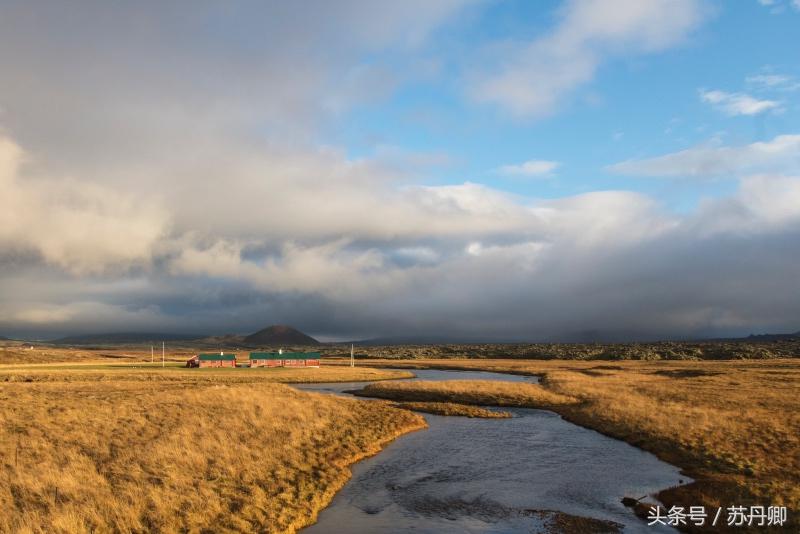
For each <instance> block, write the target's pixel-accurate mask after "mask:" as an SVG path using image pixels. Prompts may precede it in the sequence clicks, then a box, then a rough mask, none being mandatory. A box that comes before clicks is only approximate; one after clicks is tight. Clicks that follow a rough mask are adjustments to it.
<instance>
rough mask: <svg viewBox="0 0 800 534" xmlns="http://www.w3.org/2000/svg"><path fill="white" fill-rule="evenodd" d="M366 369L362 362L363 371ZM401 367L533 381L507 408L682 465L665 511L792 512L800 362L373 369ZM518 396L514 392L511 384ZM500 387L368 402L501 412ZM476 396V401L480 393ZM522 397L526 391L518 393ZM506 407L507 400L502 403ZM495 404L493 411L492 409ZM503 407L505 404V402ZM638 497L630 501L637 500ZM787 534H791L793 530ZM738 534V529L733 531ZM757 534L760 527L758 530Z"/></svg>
mask: <svg viewBox="0 0 800 534" xmlns="http://www.w3.org/2000/svg"><path fill="white" fill-rule="evenodd" d="M364 363H366V362H362V364H364ZM370 365H376V366H383V365H391V366H393V367H402V368H411V369H413V368H427V369H462V370H472V371H475V370H484V371H493V372H511V373H517V374H535V375H539V376H541V377H543V378H542V381H541V384H542V388H543V390H544V391H545V392H547V393H548V394H550V395H558V396H562V397H563V398H566V399H575V400H576V402H552V398H548V397H545V396H544V395H543V394H542V391H539V390H534V389H530V388H531V385H526V386H524V388H525V390H526V391H527V390H530V391H529V392H530V393H531V395H529V396H528V398H527V401H526V400H525V399H522V400H520V399H519V398H517V399H516V400H515V401H514V402H516V403H517V404H514V405H518V406H520V405H525V406H529V407H536V408H546V409H550V410H553V411H555V412H557V413H559V414H561V415H562V416H563V417H565V418H566V419H568V420H569V421H571V422H575V423H577V424H580V425H581V426H584V427H587V428H591V429H594V430H597V431H599V432H602V433H604V434H606V435H609V436H612V437H615V438H618V439H621V440H624V441H626V442H628V443H631V444H633V445H635V446H637V447H639V448H641V449H644V450H646V451H649V452H652V453H654V454H656V455H657V456H658V457H659V458H661V459H663V460H665V461H667V462H669V463H671V464H674V465H678V466H680V467H681V468H682V469H683V470H684V472H685V473H686V474H687V475H688V476H690V477H692V478H694V479H695V480H696V482H695V483H693V484H689V485H685V486H679V487H676V488H673V489H668V490H665V491H662V492H661V493H660V494H659V495H658V497H659V499H661V500H662V501H663V502H664V503H665V504H666V505H668V506H672V505H676V506H685V507H687V509H688V506H698V505H704V506H706V507H707V508H712V509H716V507H718V506H725V507H727V506H734V505H741V506H750V505H763V506H770V505H775V506H787V507H788V508H789V510H790V511H789V517H790V520H792V521H793V525H792V527H793V526H795V525H796V524H797V513H798V505H800V454H798V452H799V451H800V415H799V414H800V398H799V397H798V395H797V391H800V362H798V361H797V360H771V361H741V360H738V361H724V362H707V361H703V362H684V361H681V362H667V361H660V362H640V361H626V362H596V361H591V362H575V361H520V360H428V361H420V360H413V361H403V362H399V361H397V360H391V361H385V360H384V361H372V362H370ZM510 387H511V389H512V390H517V391H518V393H519V392H522V391H523V388H522V387H520V386H510ZM497 388H502V389H503V390H507V389H509V385H508V384H504V385H498V386H495V389H494V390H492V389H491V386H488V385H486V386H483V387H482V388H478V391H477V392H476V391H475V388H466V387H465V385H464V384H463V383H462V384H448V383H443V382H435V383H420V382H408V383H402V384H401V383H397V384H392V383H387V384H375V385H372V386H369V388H368V389H369V394H375V393H378V394H379V395H378V396H381V397H382V398H391V399H395V400H402V401H430V400H433V399H435V400H438V401H447V402H456V403H458V402H462V403H466V404H478V405H480V404H492V405H501V406H502V405H503V404H502V402H503V396H502V395H500V393H502V391H498V390H497ZM481 393H482V394H481ZM520 394H522V395H523V396H525V395H524V393H520ZM507 400H508V399H506V401H507ZM498 402H499V403H500V404H498ZM507 405H508V404H507ZM637 497H638V496H637ZM792 527H789V528H792ZM739 531H742V529H739ZM761 531H764V529H761Z"/></svg>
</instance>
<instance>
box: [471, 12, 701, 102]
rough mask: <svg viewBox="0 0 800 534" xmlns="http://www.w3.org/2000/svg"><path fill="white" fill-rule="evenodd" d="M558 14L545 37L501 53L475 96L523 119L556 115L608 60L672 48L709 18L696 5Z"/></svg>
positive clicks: (478, 80) (480, 79)
mask: <svg viewBox="0 0 800 534" xmlns="http://www.w3.org/2000/svg"><path fill="white" fill-rule="evenodd" d="M560 15H561V16H560V19H561V20H560V22H559V24H558V25H557V26H556V28H555V29H554V30H553V31H552V32H550V33H548V34H547V35H544V36H542V37H540V38H538V39H535V40H534V41H532V42H529V43H524V44H520V45H513V46H511V47H504V48H502V49H501V50H502V53H503V54H504V56H505V57H504V58H495V60H494V61H493V63H495V64H499V65H500V67H499V69H497V70H496V71H492V72H483V73H480V74H478V75H476V81H475V85H474V87H473V88H472V90H471V93H472V96H473V97H474V98H475V99H477V100H479V101H486V102H494V103H497V104H499V105H501V106H502V107H504V108H506V109H508V110H509V111H511V112H512V113H513V114H515V115H519V116H528V117H530V116H533V117H535V116H542V115H548V114H552V113H553V112H554V111H555V110H556V108H557V107H558V105H559V104H560V103H561V101H562V100H564V98H565V97H566V96H567V95H569V94H570V93H571V92H572V91H574V90H575V89H576V88H577V87H579V86H580V85H582V84H584V83H586V82H588V81H590V80H591V79H592V78H593V77H594V74H595V71H596V70H597V69H598V68H599V67H600V66H601V65H602V64H603V63H604V62H606V61H607V60H608V59H610V58H612V57H614V56H622V55H628V54H631V53H632V51H633V50H635V51H636V53H639V54H641V53H652V52H658V51H660V50H664V49H666V48H669V47H671V46H674V45H676V44H678V43H680V42H681V41H683V40H684V39H685V38H686V36H687V35H688V34H689V32H690V31H691V30H692V29H694V28H695V27H697V26H698V25H699V24H700V22H701V21H702V20H703V18H704V15H705V13H704V8H703V5H702V4H701V2H699V1H695V0H675V1H670V0H574V1H571V2H568V3H567V4H566V5H565V7H564V8H563V9H562V11H561V13H560Z"/></svg>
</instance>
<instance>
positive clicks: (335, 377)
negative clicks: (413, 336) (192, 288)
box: [0, 364, 413, 384]
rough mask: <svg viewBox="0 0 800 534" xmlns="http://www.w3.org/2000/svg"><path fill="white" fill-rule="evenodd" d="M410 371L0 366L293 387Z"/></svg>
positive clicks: (47, 373)
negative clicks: (278, 383) (287, 384)
mask: <svg viewBox="0 0 800 534" xmlns="http://www.w3.org/2000/svg"><path fill="white" fill-rule="evenodd" d="M411 376H413V374H412V373H411V372H409V371H387V370H380V369H373V368H369V367H356V368H353V369H351V368H349V367H328V366H322V367H318V368H315V367H308V368H287V367H276V368H267V367H256V368H253V369H250V368H236V369H230V368H227V369H224V368H205V369H186V368H184V367H176V366H175V364H172V366H169V367H165V368H161V367H160V366H155V367H151V366H149V365H147V366H145V365H140V366H131V365H121V364H115V365H96V364H76V365H20V366H14V365H8V366H0V383H2V382H51V381H57V382H74V381H78V382H84V381H89V380H91V381H112V382H114V381H117V380H126V381H136V380H138V381H154V380H155V381H159V382H171V383H186V384H200V383H208V384H216V383H218V382H219V381H220V380H222V381H224V382H226V383H239V384H249V383H259V382H283V383H292V384H302V383H313V382H355V381H373V380H389V379H395V378H409V377H411Z"/></svg>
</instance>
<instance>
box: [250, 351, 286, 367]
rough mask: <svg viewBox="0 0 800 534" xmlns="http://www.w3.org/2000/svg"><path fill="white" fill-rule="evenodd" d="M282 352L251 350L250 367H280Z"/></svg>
mask: <svg viewBox="0 0 800 534" xmlns="http://www.w3.org/2000/svg"><path fill="white" fill-rule="evenodd" d="M282 365H283V354H281V353H279V352H251V353H250V367H281V366H282Z"/></svg>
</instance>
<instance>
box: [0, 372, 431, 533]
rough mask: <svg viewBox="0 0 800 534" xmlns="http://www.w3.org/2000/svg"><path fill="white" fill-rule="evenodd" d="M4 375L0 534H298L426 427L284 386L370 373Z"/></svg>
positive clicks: (0, 375) (406, 416)
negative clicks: (385, 450)
mask: <svg viewBox="0 0 800 534" xmlns="http://www.w3.org/2000/svg"><path fill="white" fill-rule="evenodd" d="M209 371H210V372H206V370H179V369H166V370H163V371H161V370H153V369H149V370H141V369H127V370H126V369H125V368H115V369H113V370H104V369H90V368H84V369H79V370H73V369H50V370H47V369H42V368H37V369H27V370H26V369H13V370H11V369H0V403H2V405H3V410H2V411H0V465H2V470H3V471H4V472H5V473H6V475H7V476H4V477H0V509H2V510H3V513H2V514H0V532H21V533H26V532H27V533H38V532H55V533H70V534H72V533H81V532H105V531H111V532H114V531H121V532H130V531H140V532H183V531H202V530H203V529H208V528H210V527H213V528H214V529H215V530H221V531H230V532H254V531H257V532H275V533H284V532H294V531H296V530H297V529H299V528H301V527H303V526H305V525H308V524H311V523H313V522H314V520H315V518H316V516H317V514H318V513H319V511H320V510H321V509H323V508H324V507H325V506H327V505H328V503H329V502H330V500H331V499H332V498H333V496H334V494H335V493H336V492H337V491H338V490H339V489H340V488H341V487H342V486H343V485H344V484H345V483H346V482H347V480H348V479H349V477H350V469H349V466H350V465H352V464H353V463H355V462H357V461H358V460H360V459H362V458H364V457H366V456H370V455H373V454H375V453H377V452H379V451H380V450H381V449H382V447H383V446H384V445H385V444H386V443H388V442H389V441H391V440H393V439H394V438H396V437H398V436H400V435H402V434H405V433H408V432H411V431H414V430H417V429H420V428H423V427H424V426H425V422H424V419H423V418H422V417H421V416H420V415H418V414H415V413H413V412H410V411H408V410H401V409H397V408H393V407H391V406H390V405H389V404H388V403H375V402H363V401H359V400H355V399H347V398H342V397H334V396H329V395H321V394H315V393H308V392H302V391H298V390H296V389H295V388H291V387H288V386H286V385H283V384H279V383H274V382H277V381H282V382H294V383H297V382H301V383H302V382H307V381H310V379H311V378H312V375H313V380H316V381H319V380H320V379H322V380H324V381H351V380H363V379H365V377H368V378H366V379H369V380H372V379H376V378H377V379H381V378H384V379H385V378H396V377H398V376H403V375H404V373H401V374H397V373H394V372H385V371H379V370H374V369H355V370H347V369H330V370H329V371H328V370H326V369H324V368H322V369H318V370H310V369H298V370H276V371H278V372H272V371H264V372H261V371H260V370H252V371H257V372H256V373H252V372H251V373H245V372H239V371H237V370H227V371H224V370H209Z"/></svg>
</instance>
